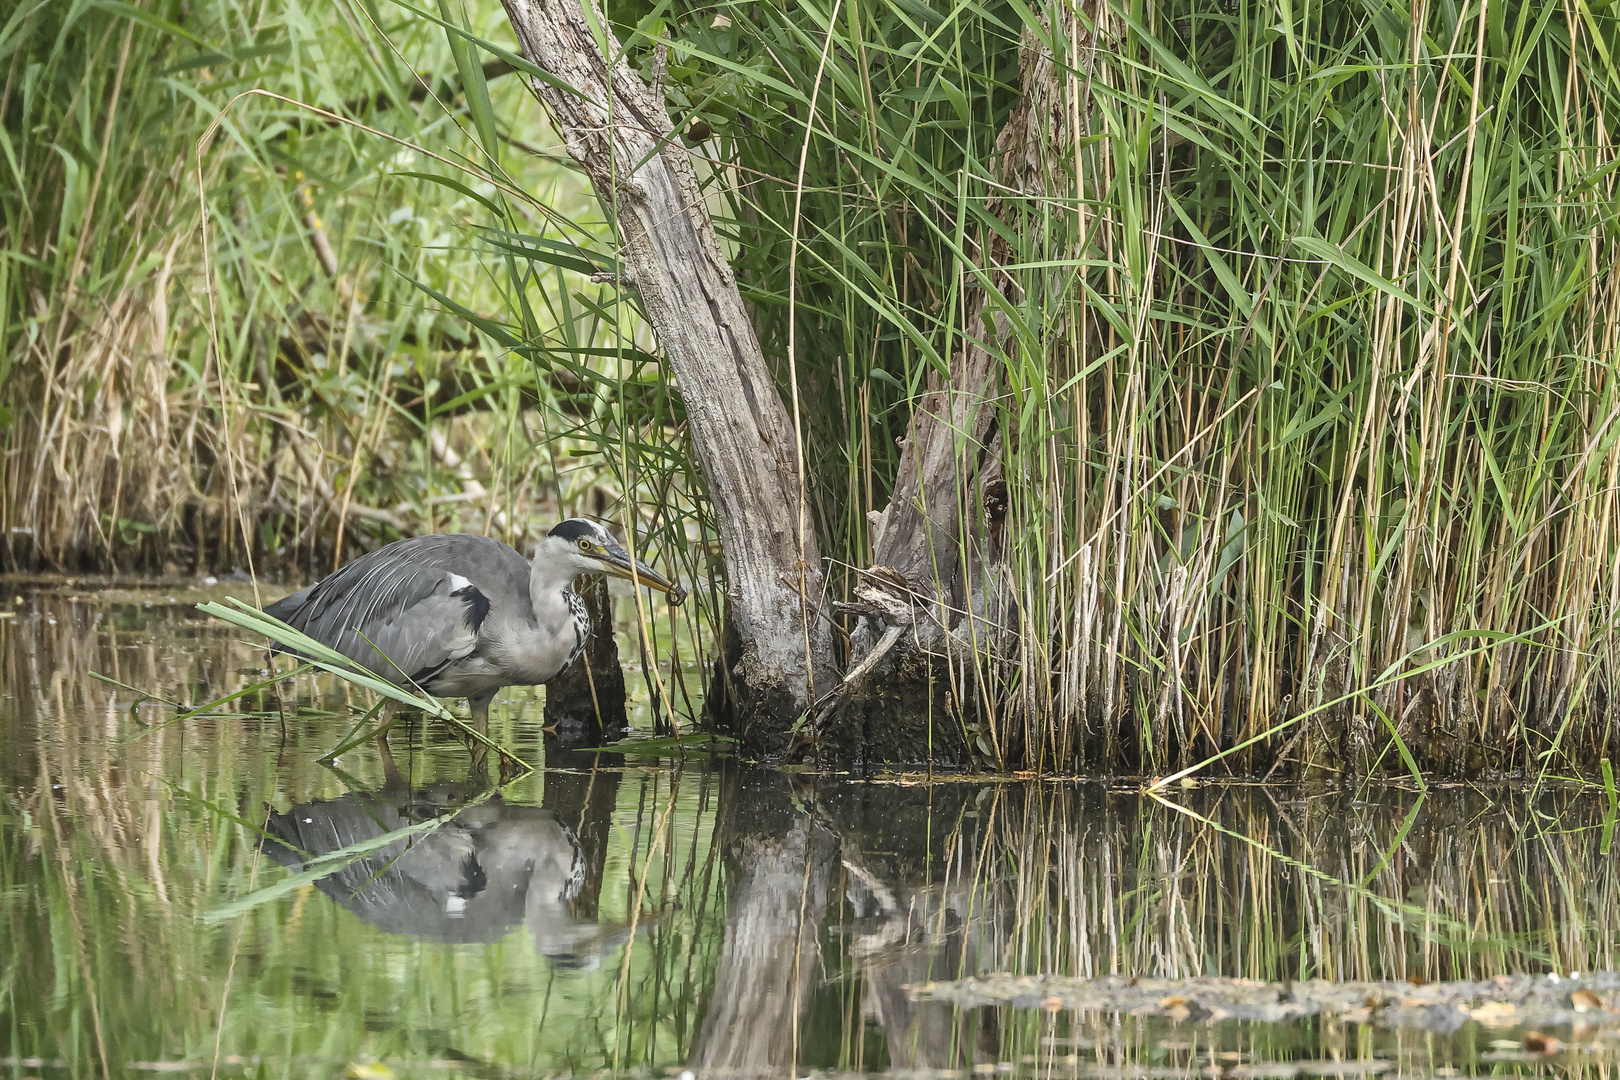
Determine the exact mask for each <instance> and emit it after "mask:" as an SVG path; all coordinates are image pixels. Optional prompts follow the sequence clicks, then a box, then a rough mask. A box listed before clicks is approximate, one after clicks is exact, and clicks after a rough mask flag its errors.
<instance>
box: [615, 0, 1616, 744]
mask: <svg viewBox="0 0 1620 1080" xmlns="http://www.w3.org/2000/svg"><path fill="white" fill-rule="evenodd" d="M614 11H615V12H616V13H617V17H618V18H619V19H620V20H621V23H622V27H621V38H622V40H623V42H624V47H625V48H627V49H629V50H630V51H631V53H632V55H635V56H637V57H639V58H640V62H641V63H642V64H643V65H644V68H645V69H646V70H647V71H648V72H649V74H650V73H651V68H652V66H653V65H654V64H658V63H662V64H664V67H665V75H664V76H663V77H664V78H665V79H666V80H667V84H668V86H669V94H668V96H669V100H670V102H671V107H672V111H674V112H675V113H676V114H677V125H676V126H677V130H680V131H684V132H685V133H686V135H687V137H688V142H689V143H690V144H691V145H692V152H693V153H694V154H697V155H700V156H703V157H706V158H708V159H710V160H711V161H712V162H713V168H712V171H711V173H710V175H711V179H712V183H713V187H714V191H715V198H717V199H723V200H725V202H726V205H728V206H730V207H731V208H732V212H731V215H730V218H731V221H730V230H731V236H732V240H733V242H734V243H735V245H736V264H737V267H738V273H739V277H740V279H741V280H742V281H743V282H744V283H745V289H746V290H747V293H748V295H749V296H750V297H751V299H752V300H753V302H754V303H755V305H756V307H755V310H756V312H757V315H758V321H759V324H760V328H761V336H762V338H763V339H764V340H765V342H766V347H767V351H768V353H774V355H775V356H776V357H777V358H778V360H779V361H780V362H781V373H782V376H783V379H784V386H783V392H784V393H785V394H789V395H793V396H795V397H796V399H797V401H798V403H799V404H800V406H801V407H802V410H803V414H804V416H805V418H806V419H805V423H806V436H805V439H804V442H805V446H806V453H807V455H808V457H809V460H810V462H811V466H812V476H813V489H814V490H813V506H814V508H815V511H816V514H817V516H818V522H819V528H820V529H821V531H822V536H823V550H824V551H830V552H832V553H834V558H835V560H837V562H836V566H843V567H849V568H856V567H863V566H865V565H867V563H868V560H869V558H870V554H871V536H870V529H869V519H870V517H871V515H873V513H874V512H875V511H878V510H881V509H882V507H883V506H884V504H885V502H886V500H887V497H888V493H889V491H890V490H891V489H892V485H893V484H894V482H895V477H894V474H893V470H894V468H895V465H896V462H897V460H898V454H897V450H896V447H895V440H896V438H897V437H898V436H900V435H901V434H902V433H903V432H904V428H905V423H906V421H907V419H908V416H909V415H910V412H911V410H912V409H913V408H916V407H918V402H919V401H921V400H922V395H923V394H924V392H925V391H927V390H929V389H930V388H934V387H939V386H945V385H949V382H950V378H951V373H952V371H953V370H954V365H956V364H957V363H958V360H957V359H956V358H957V357H958V355H959V354H960V353H961V352H962V351H963V349H964V348H965V346H966V344H967V343H969V342H977V343H979V344H982V345H983V346H985V347H987V348H989V349H990V350H991V351H992V352H993V353H994V354H995V356H996V357H997V358H998V360H999V363H998V365H997V371H996V375H995V379H994V385H993V387H992V396H993V405H994V410H995V414H994V423H993V424H992V426H991V429H990V432H989V434H988V435H987V436H986V437H985V438H984V440H983V441H982V442H981V443H980V444H978V445H972V446H968V445H963V446H962V448H961V454H960V461H961V466H960V467H961V468H962V470H963V472H962V477H963V483H962V488H961V492H960V498H961V499H962V500H964V502H965V503H966V506H967V510H968V513H969V516H970V518H971V519H972V520H974V521H976V522H977V530H978V531H977V534H976V535H974V536H973V537H971V538H970V540H969V543H968V545H967V547H966V549H965V550H964V551H963V552H949V551H946V552H941V553H939V554H938V557H939V558H943V559H966V560H969V561H970V562H975V563H976V562H978V561H982V562H983V563H985V564H986V565H987V566H988V567H989V569H988V570H987V571H986V573H985V577H984V584H983V588H982V592H981V596H980V599H979V601H978V603H979V605H980V609H979V613H978V615H977V618H978V619H979V620H980V623H979V630H978V632H977V633H978V637H977V639H976V645H975V652H976V653H977V656H976V658H974V659H973V660H971V661H969V662H967V663H966V664H965V665H964V670H963V671H960V672H958V675H957V676H956V678H957V679H958V681H957V684H956V685H957V687H958V689H959V690H960V697H959V700H958V702H957V707H956V709H955V710H954V715H950V716H942V717H941V719H940V720H939V723H940V724H941V725H945V726H953V725H954V726H955V727H956V728H958V729H959V731H960V733H961V734H962V735H964V736H965V737H966V738H965V742H966V745H968V746H970V747H974V746H976V747H978V750H977V751H976V753H977V754H979V755H981V756H982V757H984V758H986V759H988V760H990V761H991V762H993V763H995V764H999V765H1009V766H1010V765H1018V766H1023V767H1035V768H1048V769H1049V768H1069V767H1081V768H1089V767H1121V766H1123V767H1127V768H1134V769H1140V770H1142V771H1144V772H1152V771H1161V770H1162V771H1168V770H1170V769H1172V768H1179V767H1185V766H1187V765H1190V764H1193V763H1196V762H1198V761H1201V760H1203V759H1204V758H1206V757H1208V756H1210V755H1212V754H1214V753H1216V752H1218V751H1222V750H1226V749H1229V748H1233V747H1236V746H1240V745H1244V744H1246V743H1248V741H1249V740H1251V739H1253V738H1255V737H1256V736H1261V735H1264V734H1265V733H1267V732H1271V731H1274V729H1277V728H1278V726H1279V725H1283V724H1287V723H1288V722H1290V721H1293V720H1294V719H1295V718H1298V717H1304V719H1303V720H1301V721H1300V722H1298V723H1294V724H1291V725H1290V726H1288V727H1286V728H1285V729H1283V730H1276V731H1275V734H1273V735H1272V736H1271V737H1269V738H1260V739H1258V740H1257V741H1255V742H1254V743H1252V744H1250V745H1249V746H1248V748H1247V749H1245V750H1244V751H1243V752H1242V753H1241V754H1238V755H1236V756H1233V757H1229V758H1227V759H1226V761H1225V765H1224V766H1223V767H1227V768H1235V769H1237V770H1239V771H1244V770H1251V769H1252V770H1258V771H1261V772H1264V771H1266V770H1268V769H1269V768H1270V767H1271V766H1272V765H1274V764H1277V763H1279V762H1286V763H1287V768H1288V769H1289V770H1295V769H1320V770H1324V771H1325V772H1327V773H1328V774H1332V773H1334V772H1336V771H1340V770H1346V769H1348V770H1353V771H1367V770H1375V771H1376V770H1390V771H1396V772H1404V771H1411V770H1413V769H1422V770H1439V771H1441V772H1447V773H1472V772H1475V771H1477V770H1480V769H1497V770H1502V771H1506V772H1519V771H1528V772H1538V771H1541V770H1544V769H1546V768H1548V767H1554V766H1556V767H1558V768H1569V767H1578V766H1579V765H1580V764H1581V763H1582V762H1586V761H1589V760H1591V759H1592V758H1593V757H1594V756H1595V753H1594V752H1595V751H1596V750H1598V749H1599V748H1607V747H1611V746H1612V745H1613V744H1614V742H1615V734H1616V733H1615V732H1614V730H1613V725H1612V723H1611V722H1610V720H1609V716H1610V711H1611V707H1610V696H1609V686H1610V680H1611V678H1612V676H1613V673H1614V670H1615V669H1614V663H1615V654H1614V651H1613V645H1612V642H1613V635H1612V633H1611V629H1612V626H1613V623H1614V619H1615V617H1616V600H1617V594H1616V588H1617V587H1620V586H1617V584H1616V583H1617V582H1620V574H1617V573H1616V565H1615V557H1616V551H1617V538H1616V512H1617V510H1620V502H1617V496H1616V491H1617V485H1616V476H1617V470H1620V455H1617V454H1616V453H1615V449H1614V447H1615V441H1616V438H1617V437H1620V426H1617V424H1616V418H1617V417H1620V398H1617V397H1616V386H1615V374H1616V372H1615V348H1616V332H1617V319H1616V308H1615V300H1614V291H1615V288H1614V286H1615V279H1614V275H1613V271H1612V269H1611V267H1612V265H1613V264H1614V262H1615V256H1616V240H1617V239H1620V234H1617V231H1616V227H1615V224H1614V221H1615V207H1616V200H1615V189H1614V180H1613V173H1614V166H1615V162H1616V158H1615V155H1614V152H1613V150H1612V144H1613V141H1614V140H1613V135H1612V130H1611V128H1610V119H1611V117H1612V116H1613V115H1614V112H1615V109H1616V106H1617V105H1620V74H1617V73H1616V72H1615V70H1614V68H1613V65H1612V62H1611V58H1612V56H1613V55H1614V52H1615V49H1614V46H1615V44H1616V37H1615V29H1614V25H1613V23H1612V20H1609V19H1608V18H1607V17H1606V16H1601V15H1598V14H1596V13H1593V12H1590V11H1588V10H1586V9H1585V8H1579V7H1577V8H1567V7H1557V6H1552V7H1540V8H1529V7H1517V8H1514V7H1508V6H1504V5H1501V4H1492V3H1488V2H1487V3H1468V4H1463V5H1460V6H1459V5H1450V6H1448V5H1440V4H1427V3H1418V4H1414V5H1412V6H1410V7H1397V8H1379V9H1377V10H1373V9H1370V8H1367V7H1365V6H1364V5H1361V4H1355V3H1341V2H1338V0H1323V2H1321V3H1316V4H1310V5H1306V6H1304V7H1300V6H1297V5H1288V4H1275V3H1262V4H1261V5H1259V6H1255V5H1239V6H1237V7H1231V6H1229V5H1220V4H1214V3H1209V2H1207V0H1176V2H1174V3H1171V4H1168V5H1165V4H1142V3H1135V2H1130V0H1109V2H1106V3H1097V4H1085V5H1068V4H1042V5H1036V6H1035V7H1024V6H1018V5H1012V4H1000V3H990V4H974V5H947V4H932V5H929V4H913V3H902V2H900V0H889V2H884V3H877V4H847V3H846V4H837V3H833V2H815V3H806V4H801V5H791V6H781V5H771V4H764V5H761V4H742V3H721V4H720V5H719V6H718V7H716V6H714V5H703V6H688V5H684V4H676V5H668V6H666V5H659V6H658V7H657V8H656V9H652V8H648V7H645V6H640V7H638V6H637V5H635V4H629V3H627V4H624V5H621V6H619V7H617V8H615V9H614ZM632 28H633V29H632ZM658 42H663V43H666V44H667V45H668V55H667V60H663V59H661V57H662V52H661V50H659V49H658V48H655V43H658ZM823 58H824V60H825V64H824V67H822V66H821V63H820V61H821V60H822V59H823ZM818 72H819V78H820V82H819V84H817V83H816V79H817V77H818ZM818 85H819V90H818ZM812 99H814V101H815V109H814V112H813V114H812V112H811V103H812ZM801 147H805V148H807V149H806V150H805V155H806V156H805V160H806V162H807V167H806V169H805V176H804V181H803V185H802V191H801V190H800V185H798V184H797V182H796V171H795V166H796V162H797V158H798V153H799V150H800V148H801ZM1010 155H1016V156H1017V159H1016V160H1012V159H1010V157H1009V156H1010ZM1012 176H1016V177H1018V178H1019V179H1018V181H1017V185H1016V186H1009V184H1010V183H1012V182H1011V181H1009V177H1012ZM794 244H797V245H799V247H800V250H799V253H798V255H797V257H796V258H795V259H790V258H789V250H790V248H791V247H792V246H793V245H794ZM790 265H791V266H793V267H795V269H794V271H793V276H792V277H790V275H789V267H790ZM790 291H791V292H792V293H793V295H794V296H795V297H796V304H795V305H794V306H793V309H792V310H794V311H795V313H796V314H795V317H796V319H797V320H798V325H797V329H796V332H795V333H794V334H793V335H792V339H793V341H794V345H793V349H794V352H795V357H794V361H795V364H794V369H795V370H796V371H797V373H798V382H797V384H796V385H793V386H788V385H786V373H787V370H788V364H787V362H786V361H787V349H788V341H789V339H790V335H789V328H788V326H787V325H786V321H785V320H786V318H787V312H788V311H789V310H790V309H789V305H788V297H789V293H790ZM962 437H964V438H965V437H966V436H965V435H964V436H962ZM986 461H991V462H993V463H994V465H995V468H993V469H992V468H989V467H988V466H986V465H984V462H986ZM855 580H856V579H855V578H853V577H850V576H847V575H846V578H845V581H846V584H845V585H844V586H843V592H844V597H843V598H847V597H848V593H849V591H850V588H851V587H852V585H853V583H854V581H855ZM1310 710H1315V711H1314V712H1313V711H1310ZM948 711H949V710H948Z"/></svg>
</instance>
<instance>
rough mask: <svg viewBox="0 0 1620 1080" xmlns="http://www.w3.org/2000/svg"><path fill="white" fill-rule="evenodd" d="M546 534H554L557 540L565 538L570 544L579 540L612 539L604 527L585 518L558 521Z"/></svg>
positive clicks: (599, 541) (609, 540) (602, 540)
mask: <svg viewBox="0 0 1620 1080" xmlns="http://www.w3.org/2000/svg"><path fill="white" fill-rule="evenodd" d="M546 535H547V536H555V537H556V538H557V539H559V540H567V541H568V542H569V543H570V544H574V543H578V542H579V541H581V540H592V541H595V542H597V543H602V542H604V541H608V542H611V541H612V539H613V537H611V536H609V535H608V532H607V530H606V529H604V528H602V526H600V525H598V524H597V523H596V522H594V521H590V520H587V519H586V518H569V519H568V520H566V521H559V522H557V524H556V525H555V526H554V527H553V528H552V530H551V531H550V532H549V533H547V534H546Z"/></svg>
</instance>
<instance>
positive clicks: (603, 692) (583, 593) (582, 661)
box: [545, 577, 630, 746]
mask: <svg viewBox="0 0 1620 1080" xmlns="http://www.w3.org/2000/svg"><path fill="white" fill-rule="evenodd" d="M579 595H580V599H582V600H584V601H585V608H586V610H587V611H589V612H590V613H591V636H590V640H589V641H587V642H586V643H585V651H584V652H583V653H581V654H580V657H579V659H578V660H576V661H574V663H573V664H571V665H570V666H569V667H566V668H564V669H563V670H562V671H560V672H558V673H557V675H556V676H555V677H553V678H552V680H551V681H550V682H548V683H546V711H545V717H546V727H548V728H551V729H553V730H554V731H556V733H557V736H558V739H559V741H560V742H561V743H563V744H565V745H572V746H584V745H590V744H594V743H598V742H600V741H601V740H602V738H603V736H604V735H606V734H609V733H611V734H612V736H613V737H614V738H617V737H618V733H619V732H620V731H622V730H623V729H624V728H627V727H629V726H630V722H629V718H628V716H627V715H626V713H625V707H624V706H625V689H624V667H623V666H622V665H621V664H620V663H619V642H618V639H617V638H615V637H614V636H613V601H612V598H611V597H609V595H608V584H607V578H603V577H591V578H586V579H584V582H583V585H582V586H581V587H580V590H579Z"/></svg>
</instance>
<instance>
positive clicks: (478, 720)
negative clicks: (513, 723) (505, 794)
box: [467, 694, 495, 779]
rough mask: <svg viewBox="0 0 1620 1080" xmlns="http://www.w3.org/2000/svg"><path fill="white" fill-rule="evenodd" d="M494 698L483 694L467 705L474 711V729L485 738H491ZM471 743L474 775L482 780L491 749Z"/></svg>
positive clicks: (470, 700)
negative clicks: (491, 714)
mask: <svg viewBox="0 0 1620 1080" xmlns="http://www.w3.org/2000/svg"><path fill="white" fill-rule="evenodd" d="M494 698H495V695H494V694H483V695H480V696H478V697H472V698H468V699H467V705H468V706H469V707H470V708H471V709H472V728H473V730H474V731H476V732H478V734H480V735H482V736H484V737H485V738H488V737H489V703H490V702H491V701H493V700H494ZM470 741H471V742H472V771H473V775H474V776H476V777H478V778H480V779H482V778H483V777H484V775H485V774H486V772H487V771H488V764H487V762H488V758H489V747H487V746H485V745H484V744H483V743H481V742H478V741H477V740H470Z"/></svg>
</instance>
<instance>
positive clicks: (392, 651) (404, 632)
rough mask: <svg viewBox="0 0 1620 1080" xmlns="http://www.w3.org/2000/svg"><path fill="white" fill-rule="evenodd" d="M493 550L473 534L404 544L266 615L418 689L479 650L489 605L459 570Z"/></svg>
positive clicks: (475, 566)
mask: <svg viewBox="0 0 1620 1080" xmlns="http://www.w3.org/2000/svg"><path fill="white" fill-rule="evenodd" d="M492 546H493V548H495V549H501V548H506V546H505V545H504V544H500V543H499V542H497V541H492V540H488V539H487V538H485V537H478V536H461V535H445V536H423V537H416V538H414V539H410V540H401V541H399V542H397V543H393V544H389V545H388V546H387V547H383V548H379V549H377V550H376V551H373V552H371V553H369V554H367V555H364V556H362V557H361V558H359V559H356V560H355V561H354V562H352V563H350V564H349V565H347V566H345V567H343V568H342V569H341V570H339V571H337V572H336V573H334V574H332V575H330V576H328V577H326V578H324V579H322V580H321V581H320V582H319V583H318V584H316V585H315V586H313V587H311V588H309V589H306V590H304V591H303V592H301V593H295V594H293V595H292V596H289V597H287V598H286V599H285V600H281V601H279V602H277V603H275V604H272V605H271V606H270V607H268V608H266V609H265V610H266V611H267V612H268V613H269V614H271V615H274V616H275V617H276V618H278V619H281V620H282V621H283V622H285V623H287V624H289V625H291V626H294V627H296V628H297V629H299V630H302V631H303V632H304V633H306V634H308V635H309V636H310V637H312V638H314V639H315V640H317V641H319V642H322V643H323V644H325V645H327V646H329V647H331V648H333V649H336V650H337V651H338V652H340V653H342V654H343V655H344V656H347V657H348V658H349V659H351V660H354V661H355V662H356V663H358V664H360V665H361V666H362V667H364V668H366V669H368V670H370V671H371V672H373V673H375V674H377V675H380V676H382V677H383V678H385V679H389V680H390V681H393V682H397V683H405V682H406V681H407V680H409V681H412V682H416V683H418V684H420V683H422V682H424V681H425V680H426V679H429V678H431V677H432V676H433V675H434V674H436V673H437V672H438V671H439V670H441V669H442V668H443V667H444V666H445V665H446V664H449V663H451V662H453V661H455V660H459V659H461V658H463V657H465V656H467V655H469V654H470V653H471V652H472V651H473V650H474V649H475V648H476V647H477V644H478V632H479V628H480V627H481V626H482V625H483V623H484V620H485V618H486V617H487V616H488V614H489V607H490V600H489V597H488V596H487V595H486V594H485V593H484V592H483V591H482V590H480V589H479V588H478V587H477V586H476V585H474V584H473V583H472V581H471V580H470V579H469V577H468V576H467V574H466V573H464V572H463V571H470V572H472V573H478V572H479V571H480V569H481V568H482V567H483V566H484V565H485V564H486V563H489V562H490V561H491V559H492V558H493V559H496V560H499V559H500V558H501V556H500V553H499V552H498V551H491V550H490V549H491V547H492ZM506 550H507V551H511V549H510V548H506ZM511 555H512V557H513V558H516V559H519V560H521V558H522V556H520V555H518V554H517V553H516V552H515V551H513V552H511Z"/></svg>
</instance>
